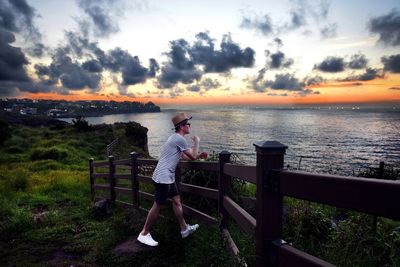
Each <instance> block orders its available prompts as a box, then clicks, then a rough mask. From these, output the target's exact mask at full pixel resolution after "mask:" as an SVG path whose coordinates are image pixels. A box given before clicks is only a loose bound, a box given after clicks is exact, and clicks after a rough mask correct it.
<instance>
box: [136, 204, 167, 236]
mask: <svg viewBox="0 0 400 267" xmlns="http://www.w3.org/2000/svg"><path fill="white" fill-rule="evenodd" d="M161 207H162V205H160V204H157V202H154V203H153V206H152V207H151V209H150V210H149V213H148V214H147V218H146V222H145V224H144V226H143V229H142V232H140V233H141V234H142V235H147V234H148V233H149V232H150V229H151V227H152V226H153V224H154V223H155V221H156V220H157V217H158V214H159V213H160V210H161Z"/></svg>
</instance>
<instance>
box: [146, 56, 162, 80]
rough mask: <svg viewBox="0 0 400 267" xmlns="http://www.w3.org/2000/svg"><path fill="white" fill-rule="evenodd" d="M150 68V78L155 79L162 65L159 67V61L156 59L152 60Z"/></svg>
mask: <svg viewBox="0 0 400 267" xmlns="http://www.w3.org/2000/svg"><path fill="white" fill-rule="evenodd" d="M149 68H150V70H149V72H148V76H149V77H151V78H154V77H155V76H156V73H157V72H158V71H159V70H160V65H158V63H157V61H156V60H155V59H154V58H150V64H149Z"/></svg>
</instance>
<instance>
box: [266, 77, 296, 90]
mask: <svg viewBox="0 0 400 267" xmlns="http://www.w3.org/2000/svg"><path fill="white" fill-rule="evenodd" d="M264 85H265V86H266V87H269V88H271V89H274V90H288V91H302V90H304V83H303V82H300V81H299V80H298V79H297V78H296V77H294V75H293V74H289V73H286V74H277V75H275V80H272V81H265V82H264Z"/></svg>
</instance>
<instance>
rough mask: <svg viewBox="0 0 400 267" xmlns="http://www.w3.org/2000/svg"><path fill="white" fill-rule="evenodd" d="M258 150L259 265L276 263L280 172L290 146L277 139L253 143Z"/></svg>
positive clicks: (257, 242) (257, 234) (257, 230)
mask: <svg viewBox="0 0 400 267" xmlns="http://www.w3.org/2000/svg"><path fill="white" fill-rule="evenodd" d="M254 146H255V148H256V152H257V166H256V168H257V171H256V173H257V193H256V197H257V203H256V213H257V214H256V219H257V226H256V266H257V267H259V266H276V265H278V261H279V259H278V258H277V257H278V255H277V253H276V252H277V251H276V249H274V248H275V245H274V244H276V243H279V242H277V241H279V240H280V239H281V238H282V200H283V197H282V195H281V194H280V188H279V185H280V179H279V175H276V173H275V174H274V173H272V172H271V170H273V169H282V167H283V160H284V154H285V151H286V149H287V146H285V145H283V144H281V143H279V142H277V141H265V142H258V143H256V144H254Z"/></svg>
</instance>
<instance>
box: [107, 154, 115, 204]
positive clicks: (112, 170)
mask: <svg viewBox="0 0 400 267" xmlns="http://www.w3.org/2000/svg"><path fill="white" fill-rule="evenodd" d="M108 163H109V166H110V174H109V175H110V176H109V178H110V200H111V203H114V202H115V199H116V194H115V185H116V181H115V165H114V156H109V157H108Z"/></svg>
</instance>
